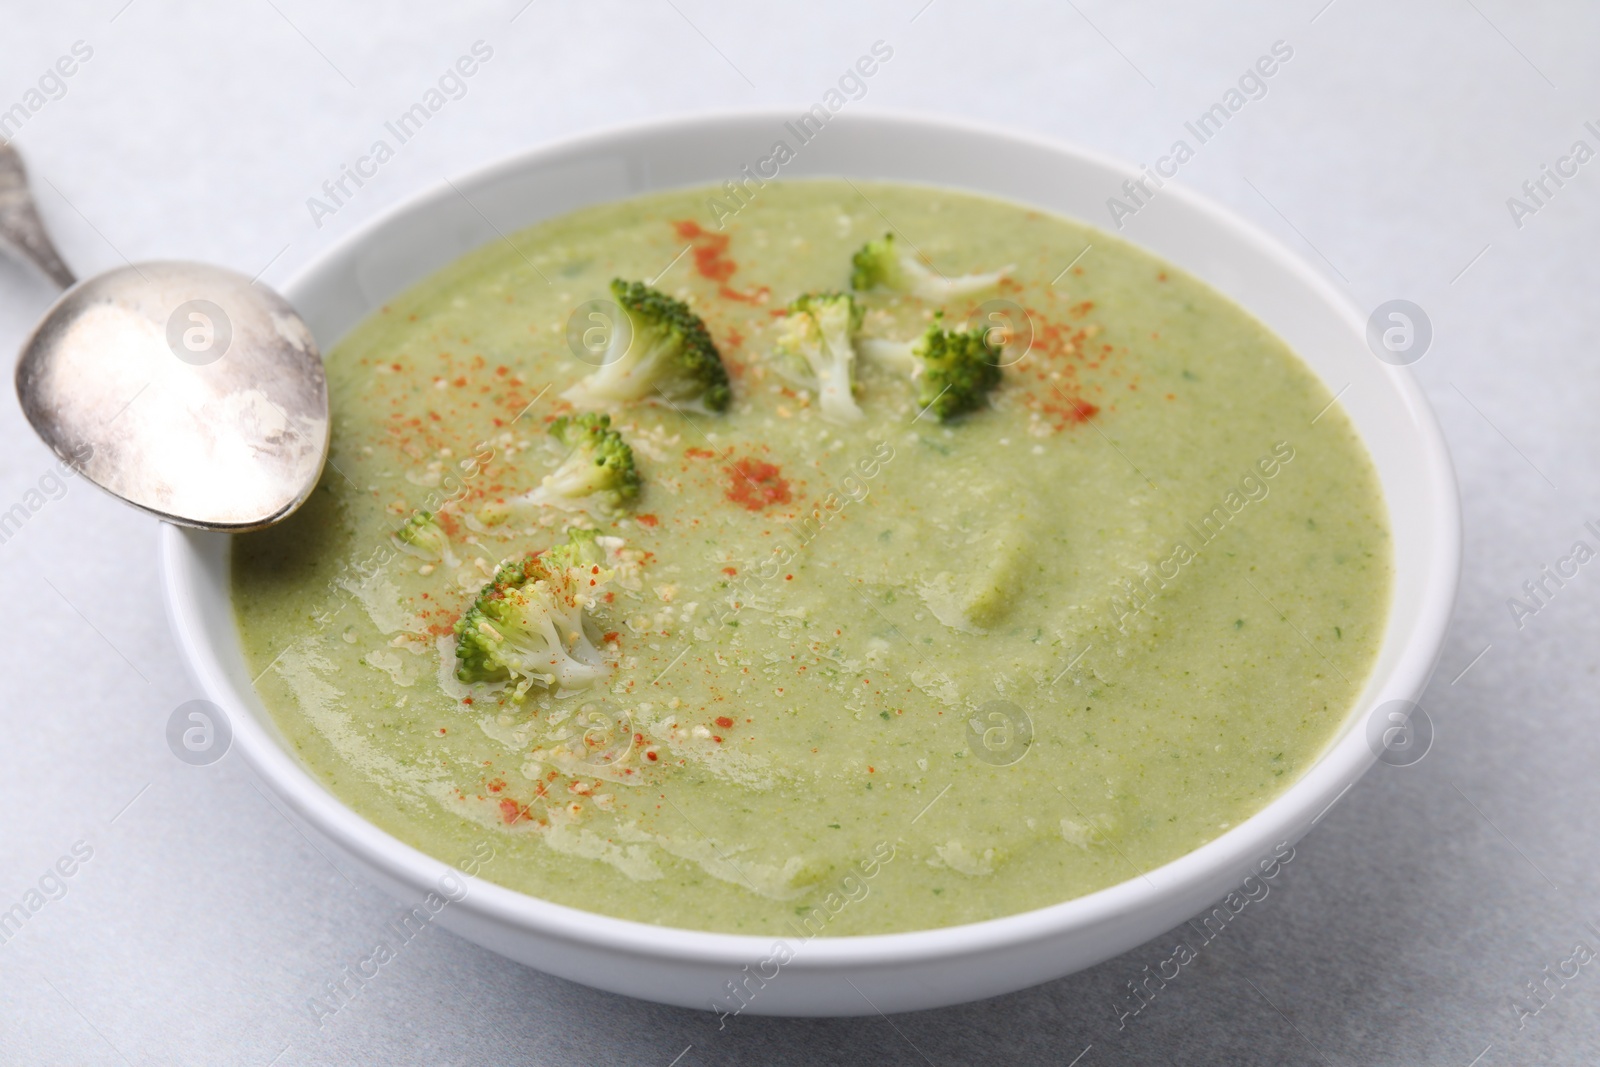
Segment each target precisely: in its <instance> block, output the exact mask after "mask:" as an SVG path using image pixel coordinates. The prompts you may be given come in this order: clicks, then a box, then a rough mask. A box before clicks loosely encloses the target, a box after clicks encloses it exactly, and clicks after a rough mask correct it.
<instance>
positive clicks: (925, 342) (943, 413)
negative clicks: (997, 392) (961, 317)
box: [856, 312, 1004, 422]
mask: <svg viewBox="0 0 1600 1067" xmlns="http://www.w3.org/2000/svg"><path fill="white" fill-rule="evenodd" d="M990 334H991V331H988V330H985V329H984V328H983V327H981V326H975V327H973V328H972V329H970V330H947V329H945V328H944V321H943V315H942V314H941V313H939V312H934V315H933V322H932V323H930V324H929V325H928V329H927V331H926V332H925V333H924V334H923V335H922V336H921V337H919V338H917V339H916V340H915V341H891V340H888V339H886V338H881V337H872V338H862V339H861V340H860V341H858V342H856V343H857V346H858V347H859V348H860V349H861V352H862V354H863V355H865V356H866V357H867V358H868V359H871V360H873V361H875V362H877V363H881V364H883V365H884V366H886V367H889V368H891V369H893V370H898V371H902V372H905V373H908V374H910V375H911V376H912V378H914V379H915V380H916V381H917V382H918V383H919V387H920V388H919V390H918V394H917V405H918V406H919V407H921V408H924V409H927V410H931V411H932V412H933V414H934V415H935V416H936V417H937V418H938V419H939V421H941V422H944V421H947V420H949V419H953V418H955V417H956V416H957V415H962V414H965V413H966V412H969V411H975V410H977V409H978V408H980V407H982V406H983V403H984V399H985V397H987V396H988V394H989V391H990V390H991V389H993V388H994V387H995V386H997V385H999V384H1000V359H1001V350H1002V348H1003V347H1004V346H1002V345H997V344H995V343H993V341H992V340H991V337H990Z"/></svg>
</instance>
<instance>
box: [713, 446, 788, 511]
mask: <svg viewBox="0 0 1600 1067" xmlns="http://www.w3.org/2000/svg"><path fill="white" fill-rule="evenodd" d="M724 469H725V471H726V473H727V475H728V491H727V494H726V495H727V497H728V499H729V500H731V501H733V502H734V503H735V504H738V505H739V506H740V507H742V508H747V509H748V510H750V511H760V510H761V509H762V508H764V507H766V506H767V505H768V504H787V503H788V502H789V499H790V496H789V483H788V481H786V480H785V479H784V478H783V477H782V472H781V471H780V470H779V469H778V467H777V465H776V464H773V463H768V462H766V461H765V460H759V459H753V458H749V457H746V458H745V459H741V460H737V461H735V462H734V463H732V464H730V465H729V466H727V467H726V468H724Z"/></svg>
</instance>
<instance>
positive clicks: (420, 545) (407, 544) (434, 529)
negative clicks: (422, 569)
mask: <svg viewBox="0 0 1600 1067" xmlns="http://www.w3.org/2000/svg"><path fill="white" fill-rule="evenodd" d="M394 543H395V545H396V546H397V547H398V548H399V549H400V551H402V552H405V553H407V554H409V555H413V556H416V557H417V558H418V559H424V560H427V561H428V562H429V563H443V564H444V565H445V566H447V567H454V566H456V565H457V564H458V563H459V562H460V561H459V560H457V559H456V557H455V553H454V552H452V551H450V537H449V535H448V534H446V533H445V532H444V530H443V529H442V528H441V527H440V526H439V520H438V519H437V518H436V517H435V516H434V514H433V512H431V511H417V512H415V513H413V514H412V516H411V517H410V518H409V519H407V520H406V521H405V524H404V525H403V526H401V527H400V529H398V530H396V531H395V532H394Z"/></svg>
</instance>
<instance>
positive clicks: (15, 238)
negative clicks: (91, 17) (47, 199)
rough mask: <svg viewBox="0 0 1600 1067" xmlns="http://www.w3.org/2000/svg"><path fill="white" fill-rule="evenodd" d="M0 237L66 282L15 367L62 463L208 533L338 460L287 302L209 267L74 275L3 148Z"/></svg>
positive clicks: (294, 489) (278, 508) (276, 516)
mask: <svg viewBox="0 0 1600 1067" xmlns="http://www.w3.org/2000/svg"><path fill="white" fill-rule="evenodd" d="M0 242H3V243H5V244H9V245H10V246H11V247H12V248H13V249H14V250H15V251H16V252H17V253H18V254H20V255H21V256H22V257H23V258H25V259H27V260H28V261H30V262H32V263H33V264H34V265H35V266H36V267H38V268H39V269H40V270H41V271H43V272H44V274H45V275H46V276H47V277H49V278H50V279H51V280H53V281H54V282H55V283H56V284H57V285H60V286H61V287H63V288H64V289H66V290H67V291H66V292H65V293H64V294H62V296H61V298H60V299H58V300H57V301H56V302H55V304H54V305H53V306H52V307H51V308H50V310H49V311H47V312H46V313H45V316H44V319H43V320H42V321H41V322H40V323H39V325H38V326H37V327H35V328H34V331H33V334H32V335H31V336H30V337H29V338H28V339H27V341H26V342H25V343H24V344H23V346H22V353H21V356H20V357H19V358H18V361H17V375H16V382H17V398H18V399H19V400H20V401H21V402H22V411H23V413H24V414H25V415H27V417H28V421H29V422H30V423H32V424H33V428H34V430H35V431H36V432H37V433H38V434H39V436H40V437H41V438H43V439H44V442H45V444H47V445H49V446H50V448H51V449H52V450H53V451H54V452H55V454H56V455H57V456H59V457H60V458H61V459H62V461H63V462H65V463H67V464H69V465H70V466H71V467H73V468H74V469H75V470H77V471H78V472H79V473H81V474H82V475H83V476H84V477H86V478H88V479H89V480H90V481H92V482H94V483H95V484H96V485H98V486H100V487H101V488H102V489H105V490H106V491H108V492H110V493H112V494H113V495H115V496H119V497H121V498H122V499H123V500H126V501H127V502H128V503H130V504H133V505H135V506H136V507H140V508H143V509H144V510H146V511H148V512H151V513H152V514H155V515H158V516H160V517H161V518H163V519H166V520H167V521H168V522H175V523H178V524H180V525H183V526H195V527H199V528H201V529H208V530H232V531H240V530H253V529H259V528H260V527H263V526H270V525H272V524H273V523H275V522H278V521H280V520H282V519H284V518H285V517H287V516H288V515H289V514H290V513H291V512H293V511H294V510H295V509H296V508H298V507H299V506H300V505H301V504H302V503H304V502H305V499H306V497H307V496H309V495H310V494H311V490H312V489H313V488H314V487H315V486H316V484H317V479H318V478H319V477H321V475H322V467H323V464H324V462H326V460H327V457H328V386H327V381H326V379H325V378H324V376H323V370H322V356H321V354H320V353H319V352H318V350H317V343H316V341H315V340H314V339H313V338H312V336H311V331H310V329H308V328H307V327H306V324H305V322H304V321H302V320H301V318H300V316H299V315H298V314H296V313H295V310H294V308H292V307H290V306H289V303H288V302H287V301H286V300H284V299H283V297H281V296H279V295H278V294H277V293H275V292H273V291H272V290H270V289H268V288H266V287H265V286H263V285H260V284H258V283H253V282H252V281H251V280H250V279H249V278H246V277H245V276H244V275H242V274H236V273H234V272H233V271H230V270H223V269H222V268H220V267H212V266H207V265H205V264H203V263H136V264H130V265H128V266H126V267H119V268H117V269H116V270H111V271H107V272H106V273H104V274H100V275H97V276H95V277H93V278H90V279H88V280H87V281H82V282H78V281H75V279H74V278H73V275H72V271H71V270H69V269H68V268H67V265H66V264H65V263H63V262H62V260H61V256H60V254H59V253H57V252H56V249H55V246H54V245H53V244H51V242H50V237H49V235H48V234H47V233H46V232H45V228H44V223H43V222H42V221H41V220H40V218H39V212H38V210H37V208H36V207H35V206H34V202H33V198H32V196H31V195H29V192H28V181H27V174H26V172H25V171H24V170H23V166H22V159H21V157H19V156H18V155H17V153H16V150H15V149H14V148H12V147H11V146H10V145H7V144H0Z"/></svg>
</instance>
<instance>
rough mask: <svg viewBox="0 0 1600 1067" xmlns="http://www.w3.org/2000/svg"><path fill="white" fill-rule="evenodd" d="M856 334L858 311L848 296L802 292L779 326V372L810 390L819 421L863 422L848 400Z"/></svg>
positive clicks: (852, 377)
mask: <svg viewBox="0 0 1600 1067" xmlns="http://www.w3.org/2000/svg"><path fill="white" fill-rule="evenodd" d="M860 329H861V307H860V305H858V304H857V303H856V301H855V298H854V297H853V296H851V295H850V294H849V293H807V294H805V295H804V296H801V297H800V298H799V299H797V300H795V302H794V303H792V304H790V305H789V313H788V315H786V316H784V318H783V321H782V323H781V325H780V326H779V327H778V340H777V344H776V346H775V349H774V351H775V353H776V354H777V356H778V359H779V367H780V369H782V370H783V371H784V373H785V374H787V375H788V376H790V377H793V378H794V379H795V380H796V381H798V382H800V383H801V384H802V385H804V386H806V387H807V388H808V389H814V390H815V391H816V393H817V396H818V397H819V398H820V400H821V408H822V417H823V418H825V419H830V420H832V421H833V422H855V421H856V420H858V419H860V418H861V417H862V411H861V408H860V407H858V406H857V405H856V401H855V397H854V396H853V395H852V393H853V391H854V388H855V366H856V350H855V335H856V332H857V331H858V330H860Z"/></svg>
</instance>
